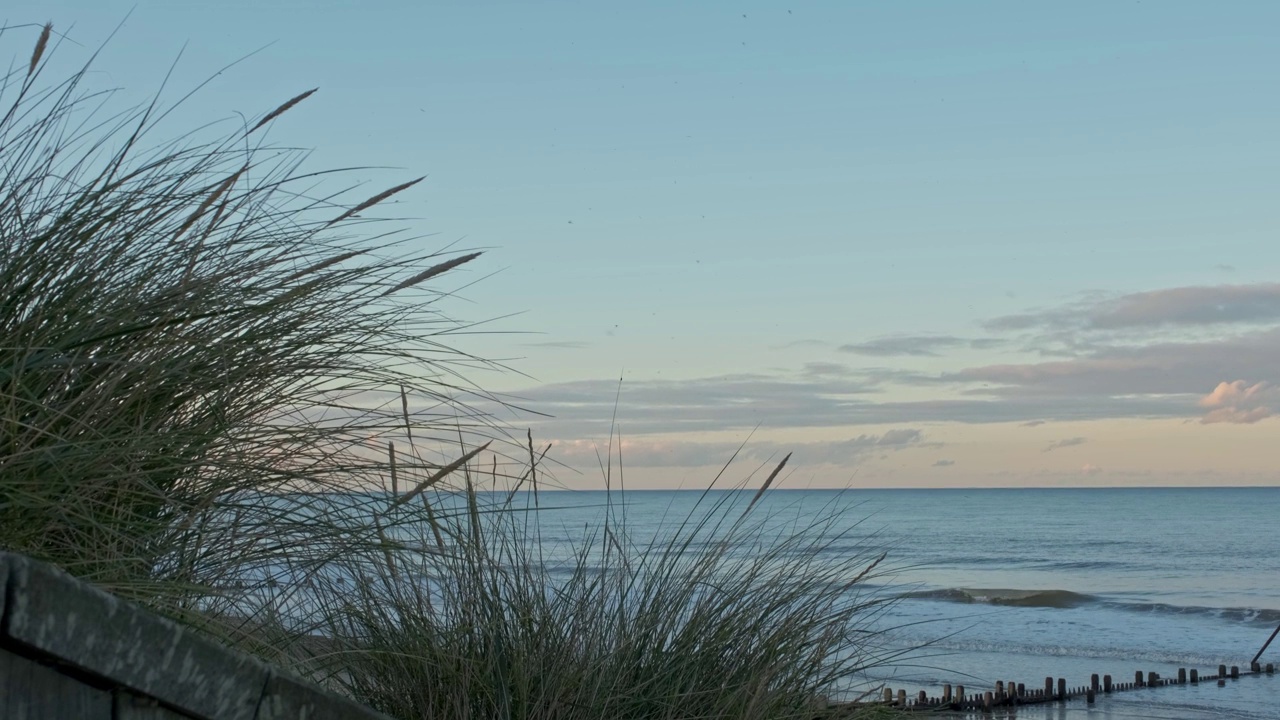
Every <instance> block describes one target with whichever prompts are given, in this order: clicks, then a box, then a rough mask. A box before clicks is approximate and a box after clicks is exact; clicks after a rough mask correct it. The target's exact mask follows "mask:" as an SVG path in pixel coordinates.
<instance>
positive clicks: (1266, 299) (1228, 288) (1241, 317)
mask: <svg viewBox="0 0 1280 720" xmlns="http://www.w3.org/2000/svg"><path fill="white" fill-rule="evenodd" d="M1276 321H1280V283H1263V284H1255V285H1212V286H1198V287H1180V288H1168V289H1164V290H1153V291H1150V292H1141V293H1132V294H1129V295H1121V296H1119V297H1114V298H1109V299H1101V300H1091V301H1085V302H1082V303H1077V304H1074V305H1071V306H1068V307H1065V308H1058V309H1050V310H1044V311H1040V312H1032V313H1025V314H1019V315H1005V316H1003V317H998V318H995V319H993V320H990V321H988V322H986V323H984V327H986V328H987V329H988V330H992V331H1010V330H1028V329H1037V328H1038V329H1044V330H1054V329H1057V330H1061V329H1083V330H1089V329H1094V330H1117V329H1125V328H1159V327H1167V326H1183V327H1192V326H1210V325H1223V324H1232V323H1257V322H1276Z"/></svg>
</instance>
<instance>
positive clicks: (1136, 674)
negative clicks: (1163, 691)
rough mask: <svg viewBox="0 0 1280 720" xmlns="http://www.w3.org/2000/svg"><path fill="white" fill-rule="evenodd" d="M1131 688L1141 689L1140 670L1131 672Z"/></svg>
mask: <svg viewBox="0 0 1280 720" xmlns="http://www.w3.org/2000/svg"><path fill="white" fill-rule="evenodd" d="M1133 686H1134V687H1142V671H1141V670H1134V671H1133Z"/></svg>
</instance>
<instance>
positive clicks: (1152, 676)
mask: <svg viewBox="0 0 1280 720" xmlns="http://www.w3.org/2000/svg"><path fill="white" fill-rule="evenodd" d="M1159 686H1160V673H1157V672H1149V673H1147V687H1159Z"/></svg>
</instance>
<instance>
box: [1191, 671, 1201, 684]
mask: <svg viewBox="0 0 1280 720" xmlns="http://www.w3.org/2000/svg"><path fill="white" fill-rule="evenodd" d="M1191 684H1192V685H1199V684H1200V671H1199V670H1197V669H1195V668H1191Z"/></svg>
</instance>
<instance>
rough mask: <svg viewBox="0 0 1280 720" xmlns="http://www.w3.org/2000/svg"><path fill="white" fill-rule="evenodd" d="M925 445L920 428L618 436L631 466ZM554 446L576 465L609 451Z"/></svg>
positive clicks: (812, 457) (830, 455)
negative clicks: (786, 439)
mask: <svg viewBox="0 0 1280 720" xmlns="http://www.w3.org/2000/svg"><path fill="white" fill-rule="evenodd" d="M615 442H616V441H615ZM925 445H926V444H925V443H924V433H923V432H922V431H920V430H918V429H915V428H903V429H896V430H890V431H888V432H885V433H883V434H881V435H867V434H863V435H857V436H855V437H851V438H848V439H846V440H835V441H825V442H824V441H816V442H807V443H776V442H757V441H751V442H748V443H747V444H746V445H745V446H743V445H739V444H735V443H727V442H697V441H686V440H650V439H646V438H637V439H625V438H624V439H623V440H622V441H621V454H622V463H623V464H624V465H627V466H631V467H707V466H713V465H722V464H723V463H725V462H726V461H727V460H728V459H729V458H730V457H732V456H733V455H734V453H735V452H736V453H737V456H738V459H739V460H742V461H745V462H750V463H764V462H769V461H770V460H776V459H778V458H781V457H782V456H783V455H785V454H786V453H792V458H793V462H794V463H796V464H804V465H841V466H851V465H856V464H858V463H859V462H861V461H863V460H865V459H866V458H868V457H869V456H871V455H873V454H875V455H878V454H883V453H886V452H896V451H900V450H906V449H909V448H913V447H924V446H925ZM554 447H555V449H556V453H555V457H556V459H557V460H559V461H561V462H564V463H566V464H569V465H575V466H582V465H590V464H594V463H596V462H598V459H599V458H600V457H602V456H604V455H605V454H606V453H607V452H608V446H607V445H602V444H600V443H597V442H592V441H587V440H570V441H567V442H560V443H555V444H554ZM616 447H617V446H615V453H616V452H617V450H616ZM615 457H616V456H615Z"/></svg>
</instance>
